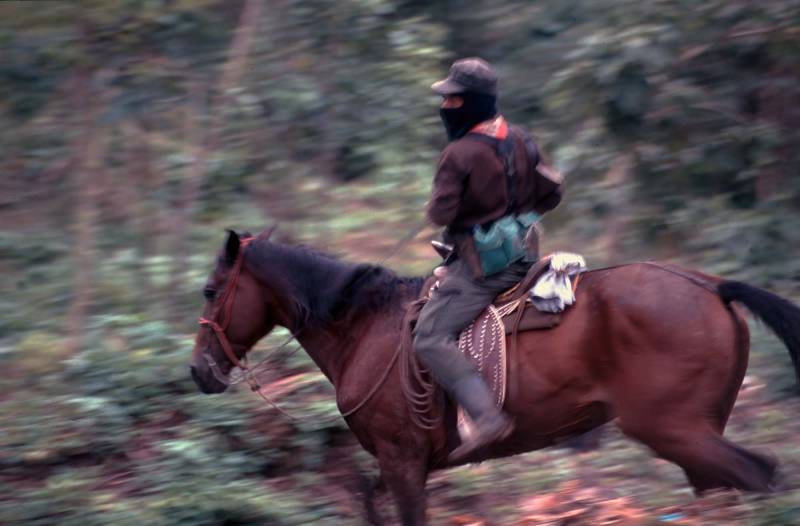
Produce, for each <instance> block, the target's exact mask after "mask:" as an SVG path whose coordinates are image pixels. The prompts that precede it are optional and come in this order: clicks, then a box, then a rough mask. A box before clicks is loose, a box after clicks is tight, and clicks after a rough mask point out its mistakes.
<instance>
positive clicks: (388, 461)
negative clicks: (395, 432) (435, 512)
mask: <svg viewBox="0 0 800 526" xmlns="http://www.w3.org/2000/svg"><path fill="white" fill-rule="evenodd" d="M377 449H378V451H377V453H378V465H379V466H380V469H381V479H382V480H383V482H384V483H385V484H386V487H387V488H389V491H391V493H392V496H393V497H394V501H395V505H396V506H397V511H398V514H399V516H400V521H401V523H402V524H403V526H420V525H424V524H425V481H426V480H427V479H428V452H427V448H426V447H419V445H417V444H413V445H412V444H398V443H384V444H381V445H380V446H379V447H378V448H377Z"/></svg>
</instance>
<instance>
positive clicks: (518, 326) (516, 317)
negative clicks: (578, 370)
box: [422, 249, 583, 439]
mask: <svg viewBox="0 0 800 526" xmlns="http://www.w3.org/2000/svg"><path fill="white" fill-rule="evenodd" d="M437 250H438V249H437ZM565 256H566V257H565ZM568 265H572V266H570V267H569V268H570V269H571V271H575V269H581V270H582V268H583V258H580V256H575V255H571V254H570V255H565V254H556V255H551V256H548V257H544V258H542V259H540V260H539V261H537V262H536V263H535V264H534V265H533V266H531V268H530V269H529V270H528V273H527V274H526V275H525V277H524V278H523V279H522V281H520V282H519V283H518V284H517V285H515V286H514V287H512V288H511V289H509V290H507V291H505V292H503V293H502V294H500V295H499V296H498V297H497V298H496V299H495V301H494V302H493V303H492V305H490V306H488V307H487V308H486V309H485V310H484V311H483V312H482V313H481V314H480V315H479V316H478V318H476V319H475V320H474V321H473V322H472V323H470V324H469V325H468V326H467V327H466V328H465V329H464V330H463V331H461V334H460V335H459V339H458V348H459V350H460V351H461V352H462V353H464V355H465V356H466V357H467V358H468V359H469V360H470V361H471V362H472V363H473V364H474V366H475V368H476V370H477V371H478V372H479V373H480V374H481V376H482V377H483V379H484V381H485V382H486V385H487V386H488V387H489V389H490V390H491V392H492V394H493V396H494V402H495V404H497V406H498V407H502V406H503V404H504V402H505V399H506V394H507V392H509V391H510V389H509V386H508V384H509V381H513V377H510V376H509V372H510V371H514V370H515V369H516V366H515V365H514V363H510V362H513V361H516V359H517V357H516V341H517V335H518V333H519V332H525V331H533V330H548V329H552V328H554V327H557V326H558V325H559V323H560V322H561V316H562V312H561V310H563V308H564V307H565V305H564V302H563V301H559V302H557V303H558V304H559V306H560V307H556V308H552V300H553V298H537V297H536V296H534V294H533V293H534V292H536V291H538V290H540V289H542V287H541V285H542V282H543V281H547V280H548V279H552V276H553V274H554V267H555V268H556V271H555V272H556V273H558V272H562V273H566V271H565V270H564V269H565V268H567V267H568ZM444 275H445V274H444V272H443V271H442V268H441V267H440V268H439V269H437V270H436V271H434V277H435V278H438V279H441V278H443V277H444ZM561 277H562V278H565V277H566V275H565V274H564V275H562V276H561ZM438 279H434V280H431V282H430V283H429V284H428V285H427V286H426V287H424V290H423V300H422V301H424V299H426V298H429V297H430V293H431V292H432V291H433V290H435V288H436V286H437V284H438ZM579 279H580V273H576V275H575V276H574V277H573V278H572V280H571V282H570V284H569V287H570V288H571V290H570V293H572V294H574V291H575V288H576V287H577V284H578V281H579ZM573 299H574V295H573ZM537 300H539V301H537ZM548 302H549V303H548ZM569 304H571V301H568V302H567V305H569ZM542 308H549V309H551V310H558V312H547V311H544V310H540V309H542ZM457 420H458V424H457V428H458V433H459V435H460V436H461V438H462V439H464V438H466V436H468V435H469V434H470V433H471V432H472V426H471V422H470V421H469V419H468V418H467V417H466V414H465V413H464V412H463V410H461V408H459V409H458V419H457Z"/></svg>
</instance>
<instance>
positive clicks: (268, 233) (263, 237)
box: [258, 223, 278, 241]
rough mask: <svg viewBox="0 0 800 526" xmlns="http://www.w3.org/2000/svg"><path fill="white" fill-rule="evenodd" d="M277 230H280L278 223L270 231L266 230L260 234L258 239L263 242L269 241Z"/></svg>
mask: <svg viewBox="0 0 800 526" xmlns="http://www.w3.org/2000/svg"><path fill="white" fill-rule="evenodd" d="M276 228H278V223H275V224H274V225H272V226H271V227H269V228H268V229H266V230H264V231H263V232H261V233H260V234H258V239H260V240H263V241H266V240H268V239H269V238H270V236H271V235H272V233H273V232H275V229H276Z"/></svg>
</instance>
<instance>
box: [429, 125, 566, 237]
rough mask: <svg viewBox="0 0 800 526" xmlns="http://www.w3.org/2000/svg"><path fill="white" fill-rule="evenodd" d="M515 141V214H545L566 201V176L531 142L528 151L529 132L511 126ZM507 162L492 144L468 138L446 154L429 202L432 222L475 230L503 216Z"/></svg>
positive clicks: (451, 144) (451, 228) (468, 135)
mask: <svg viewBox="0 0 800 526" xmlns="http://www.w3.org/2000/svg"><path fill="white" fill-rule="evenodd" d="M510 131H511V133H512V136H513V138H514V140H515V144H514V165H515V169H516V176H515V178H516V206H515V209H514V210H512V212H514V213H524V212H529V211H531V210H533V211H535V212H537V213H539V214H543V213H545V212H547V211H549V210H552V209H553V208H555V207H556V205H558V203H559V202H560V201H561V194H562V181H561V177H560V176H559V175H558V174H557V173H556V172H554V171H553V170H552V169H549V168H547V167H545V166H544V165H542V164H540V162H539V161H540V159H539V153H538V151H537V150H536V146H535V145H534V144H533V141H532V140H529V142H528V144H527V147H526V141H525V138H524V132H522V131H521V130H520V129H518V128H516V127H514V126H512V127H511V128H510ZM507 193H508V192H507V186H506V175H505V169H504V167H503V161H502V160H501V159H500V157H499V156H498V155H497V151H496V149H495V148H493V147H492V145H491V144H489V143H487V142H485V141H483V140H481V139H480V138H476V137H474V136H473V134H467V135H466V136H464V137H463V138H461V139H459V140H457V141H454V142H452V143H450V144H449V145H448V146H447V148H445V150H444V151H443V152H442V156H441V159H440V160H439V166H438V169H437V171H436V176H435V177H434V179H433V195H432V196H431V199H430V201H429V202H428V209H427V214H428V219H429V220H430V221H431V222H432V223H434V224H436V225H440V226H446V227H449V230H452V231H463V230H470V229H471V228H472V227H473V226H474V225H480V224H485V223H489V222H491V221H494V220H495V219H499V218H500V217H502V216H503V215H504V214H505V212H506V208H507V206H508V196H507V195H506V194H507Z"/></svg>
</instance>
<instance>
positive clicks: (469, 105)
mask: <svg viewBox="0 0 800 526" xmlns="http://www.w3.org/2000/svg"><path fill="white" fill-rule="evenodd" d="M431 88H432V89H433V90H434V91H435V92H436V93H438V94H440V95H442V97H443V101H442V105H441V109H440V114H441V118H442V122H443V123H444V127H445V129H446V131H447V137H448V139H449V141H450V143H449V144H448V146H447V147H446V148H445V149H444V151H443V152H442V155H441V158H440V160H439V165H438V168H437V171H436V175H435V177H434V179H433V192H432V196H431V199H430V201H429V203H428V207H427V216H428V219H429V220H430V221H431V222H432V223H434V224H436V225H439V226H443V227H446V228H445V232H444V240H445V241H446V242H447V243H449V244H451V245H453V247H454V253H453V257H451V258H448V261H447V263H446V264H447V275H446V277H445V278H444V279H443V280H442V282H441V283H440V285H439V287H438V288H437V289H436V290H435V292H433V293H432V294H431V298H430V301H428V303H427V304H426V305H425V306H424V307H423V309H422V311H421V313H420V316H419V320H418V321H417V324H416V328H415V330H414V348H415V350H416V353H417V356H418V357H419V359H420V360H421V361H422V363H423V364H424V365H425V366H426V367H427V368H428V369H429V370H430V372H431V374H432V375H433V377H434V378H435V379H436V380H437V381H438V383H439V384H440V385H441V386H442V387H443V388H444V389H445V390H446V391H447V392H448V393H449V394H450V396H452V397H453V399H455V401H456V402H457V403H458V404H459V405H461V406H462V407H463V408H464V410H465V411H466V412H467V414H469V416H470V418H471V419H472V421H473V423H474V424H475V431H476V432H475V433H473V434H472V435H471V438H470V439H468V440H467V441H466V442H464V443H463V444H462V445H461V446H459V447H458V448H457V449H456V450H454V451H453V452H452V453H451V455H450V457H449V459H448V460H449V461H450V462H453V463H456V462H458V461H460V460H461V459H464V458H466V457H468V456H469V455H470V453H472V452H473V451H475V450H477V449H479V448H481V447H483V446H486V445H488V444H491V443H493V442H495V441H497V440H501V439H502V438H505V437H506V436H508V435H509V434H510V433H511V431H512V430H513V427H514V424H513V422H512V421H511V419H510V418H509V417H508V416H506V415H505V414H504V413H503V412H502V411H501V410H500V409H498V408H497V407H496V406H495V405H494V402H493V397H492V394H491V392H490V391H489V389H488V387H487V386H486V384H485V383H484V381H483V379H482V378H481V377H480V375H479V374H478V372H477V370H476V369H475V368H474V367H473V365H472V364H471V363H470V361H469V360H468V359H467V358H466V357H465V356H464V355H463V354H462V353H461V352H460V351H459V350H458V347H457V343H456V339H457V337H458V335H459V333H460V332H461V330H462V329H464V328H465V327H466V326H467V325H469V324H470V323H471V322H472V321H473V320H474V319H475V318H476V317H477V316H478V315H479V314H480V313H481V312H482V311H483V310H484V309H485V308H486V307H487V306H488V305H490V304H491V303H492V301H493V300H494V299H495V297H496V296H497V295H498V294H500V293H501V292H503V291H505V290H507V289H509V288H510V287H513V286H514V285H515V284H516V283H518V282H519V281H520V280H521V279H522V278H523V277H525V274H526V273H527V271H528V269H529V268H530V266H531V265H532V263H533V262H534V261H533V259H535V257H536V256H535V255H533V254H530V253H529V252H526V250H525V242H524V239H525V235H526V231H527V230H528V228H531V227H532V224H533V222H535V221H536V220H537V219H538V217H539V216H540V215H541V214H544V213H545V212H548V211H550V210H552V209H553V208H555V207H556V205H558V203H559V202H560V201H561V193H562V181H561V178H560V176H559V175H558V174H557V173H555V172H553V171H552V170H551V169H549V168H548V167H546V166H544V165H543V164H542V163H541V159H540V156H539V152H538V150H537V147H536V145H535V143H534V142H533V140H532V139H531V137H530V136H529V135H528V134H527V133H526V132H525V131H524V130H523V129H521V128H519V127H517V126H512V125H510V124H509V123H508V122H507V121H506V120H505V119H504V118H503V116H502V115H500V114H498V112H497V75H496V74H495V72H494V70H493V69H492V67H491V65H490V64H489V63H487V62H486V61H484V60H481V59H479V58H467V59H463V60H458V61H456V62H455V63H453V65H452V67H451V68H450V72H449V74H448V76H447V78H446V79H444V80H441V81H439V82H436V83H434V84H433V85H432V86H431Z"/></svg>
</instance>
